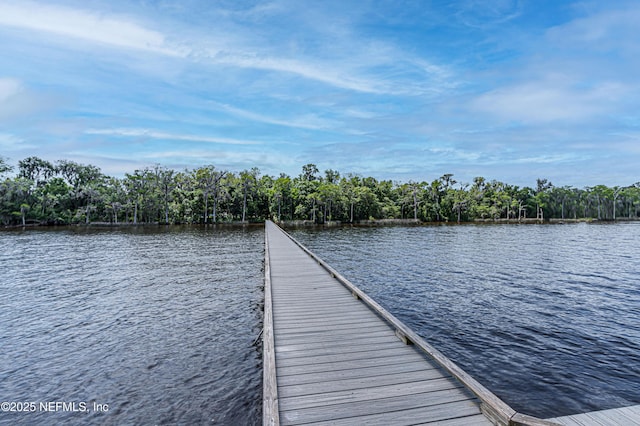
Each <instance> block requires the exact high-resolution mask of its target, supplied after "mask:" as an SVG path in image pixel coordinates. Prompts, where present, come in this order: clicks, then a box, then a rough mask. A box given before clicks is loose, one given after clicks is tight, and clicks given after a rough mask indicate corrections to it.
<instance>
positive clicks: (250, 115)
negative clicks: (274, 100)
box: [213, 102, 339, 130]
mask: <svg viewBox="0 0 640 426" xmlns="http://www.w3.org/2000/svg"><path fill="white" fill-rule="evenodd" d="M213 104H214V105H215V107H216V108H219V109H221V110H223V111H225V112H228V113H229V114H232V115H234V116H237V117H240V118H246V119H248V120H251V121H256V122H259V123H266V124H274V125H277V126H284V127H295V128H301V129H310V130H324V129H329V128H333V127H335V126H336V125H338V124H339V123H337V122H336V121H334V120H328V119H325V118H322V117H318V116H317V114H305V115H301V116H297V117H294V118H290V119H281V118H275V117H271V116H268V115H264V114H259V113H255V112H252V111H249V110H246V109H242V108H237V107H234V106H232V105H228V104H222V103H218V102H213Z"/></svg>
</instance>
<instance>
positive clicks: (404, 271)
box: [291, 223, 640, 418]
mask: <svg viewBox="0 0 640 426" xmlns="http://www.w3.org/2000/svg"><path fill="white" fill-rule="evenodd" d="M291 234H292V235H293V236H294V237H295V238H297V239H298V240H299V241H301V242H302V243H303V244H305V245H306V246H307V247H309V248H310V249H311V250H312V251H314V252H316V253H317V254H318V255H319V256H320V257H322V258H324V259H325V260H326V261H327V262H328V263H329V264H331V265H332V266H333V267H334V268H336V269H337V270H338V271H340V272H341V273H343V275H345V276H346V277H347V278H348V279H349V280H351V281H352V282H353V283H354V284H356V285H357V286H359V287H360V288H362V289H363V290H364V291H366V292H367V293H368V294H369V295H371V296H372V297H373V298H374V299H376V300H377V301H378V302H380V303H381V304H382V305H383V306H384V307H385V308H387V309H389V310H390V311H391V312H392V313H393V314H394V315H396V316H397V317H398V318H399V319H400V320H402V321H404V322H406V323H407V324H408V325H409V326H410V327H411V328H413V329H414V330H416V332H418V333H419V334H420V335H421V336H422V337H424V338H425V339H426V340H427V341H428V342H429V343H431V344H433V345H434V346H435V347H436V348H438V349H440V350H441V351H442V352H444V353H445V354H446V355H447V356H449V357H450V358H452V359H453V360H454V361H455V362H457V363H458V364H459V365H460V366H461V367H462V368H463V369H465V370H466V371H467V372H469V373H470V374H471V375H473V376H474V377H475V378H476V379H478V380H479V381H480V382H481V383H482V384H484V385H485V386H487V387H488V388H489V389H491V390H492V391H493V392H494V393H496V394H497V395H498V396H500V397H501V398H502V399H503V400H504V401H505V402H507V403H508V404H510V405H511V406H512V407H513V408H514V409H516V410H517V411H520V412H523V413H526V414H531V415H535V416H539V417H543V418H547V417H553V416H559V415H565V414H572V413H577V412H586V411H592V410H598V409H606V408H613V407H621V406H626V405H633V404H640V379H639V378H640V309H639V307H640V256H638V253H640V224H633V223H630V224H610V225H587V224H577V225H562V226H561V225H523V226H518V225H483V226H480V225H470V226H429V227H389V228H355V227H354V228H350V227H343V228H336V229H330V230H318V229H293V230H291Z"/></svg>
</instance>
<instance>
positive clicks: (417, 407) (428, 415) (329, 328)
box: [263, 221, 615, 426]
mask: <svg viewBox="0 0 640 426" xmlns="http://www.w3.org/2000/svg"><path fill="white" fill-rule="evenodd" d="M263 342H264V367H263V368H264V390H263V393H264V395H263V422H264V424H265V425H279V424H282V425H302V424H327V423H330V424H334V425H341V424H343V425H356V424H357V425H360V424H381V425H416V424H436V423H437V424H438V425H470V426H473V425H491V424H497V425H530V426H536V425H538V426H541V425H554V424H559V422H558V423H555V422H552V421H549V420H541V419H537V418H533V417H530V416H527V415H524V414H521V413H517V412H516V411H515V410H513V409H512V408H511V407H509V406H508V405H507V404H506V403H504V402H503V401H502V400H500V399H499V398H498V397H497V396H495V395H494V394H493V393H491V392H490V391H489V390H488V389H486V388H485V387H483V386H482V385H481V384H480V383H478V382H477V381H476V380H474V379H473V378H472V377H471V376H469V375H468V374H467V373H465V372H464V371H463V370H462V369H460V368H459V367H458V366H457V365H455V364H454V363H453V362H452V361H451V360H449V359H448V358H446V357H445V356H444V355H443V354H441V353H440V352H438V351H437V350H436V349H435V348H433V347H432V346H430V345H429V344H428V343H427V342H426V341H424V339H422V338H421V337H419V336H418V335H417V334H416V333H414V332H413V331H412V330H411V329H409V328H408V327H407V326H406V325H404V324H403V323H401V322H400V321H399V320H398V319H396V318H395V317H394V316H393V315H391V314H390V313H389V312H387V311H386V310H385V309H384V308H382V307H381V306H380V305H379V304H377V303H376V302H375V301H374V300H373V299H371V298H370V297H369V296H367V295H366V294H365V293H364V292H362V291H361V290H360V289H358V288H357V287H355V286H354V285H353V284H351V283H350V282H349V281H348V280H346V279H345V278H344V277H342V276H341V275H340V274H339V273H338V272H337V271H335V270H334V269H333V268H331V267H330V266H329V265H327V264H326V263H325V262H324V261H322V260H321V259H319V258H318V257H317V256H315V255H314V254H313V253H311V252H310V251H309V250H307V249H306V248H305V247H304V246H302V245H301V244H299V243H298V242H297V241H295V240H294V239H293V238H291V237H290V236H289V235H288V234H287V233H285V232H284V231H283V230H281V229H280V228H279V227H278V226H277V225H275V224H274V223H272V222H269V221H267V222H266V224H265V317H264V333H263ZM558 420H560V419H558ZM563 420H564V419H563ZM612 424H615V423H612Z"/></svg>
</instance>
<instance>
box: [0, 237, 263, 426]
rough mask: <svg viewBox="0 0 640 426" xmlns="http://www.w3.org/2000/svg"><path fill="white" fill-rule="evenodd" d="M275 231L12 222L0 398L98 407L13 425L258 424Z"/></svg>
mask: <svg viewBox="0 0 640 426" xmlns="http://www.w3.org/2000/svg"><path fill="white" fill-rule="evenodd" d="M263 241H264V234H263V228H262V227H261V226H257V227H235V228H232V227H223V228H208V229H205V228H197V227H194V228H180V227H171V228H161V227H151V228H144V227H139V228H119V229H107V230H95V229H86V228H78V229H75V228H67V229H64V230H29V231H27V232H20V231H11V232H2V233H0V271H1V274H0V292H1V293H0V294H2V298H0V400H2V401H22V402H25V401H34V402H38V403H39V402H50V401H61V402H76V403H78V404H79V403H80V402H84V403H86V404H87V412H82V411H83V410H80V411H77V412H70V411H69V410H67V409H65V410H59V411H57V412H42V411H41V410H40V407H38V411H39V412H36V413H0V423H7V424H14V423H19V424H60V423H62V422H71V423H76V424H80V423H81V424H205V423H207V424H243V425H245V424H248V425H251V424H256V425H257V424H259V423H260V417H261V414H260V411H261V406H260V400H261V391H262V373H261V368H262V363H261V353H260V351H259V349H258V348H255V347H254V346H252V342H253V340H254V339H255V337H256V336H257V335H258V333H259V330H260V328H261V323H262V314H261V310H260V305H261V303H262V298H263V293H262V288H261V285H262V269H261V268H262V257H263V247H264V244H263ZM94 403H97V404H106V405H107V406H108V411H106V412H96V411H95V410H94V409H93V407H94V406H93V404H94ZM78 407H80V408H81V407H82V406H80V405H78V406H76V407H75V408H78ZM67 408H70V407H67ZM103 408H104V406H103Z"/></svg>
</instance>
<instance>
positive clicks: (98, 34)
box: [0, 1, 187, 56]
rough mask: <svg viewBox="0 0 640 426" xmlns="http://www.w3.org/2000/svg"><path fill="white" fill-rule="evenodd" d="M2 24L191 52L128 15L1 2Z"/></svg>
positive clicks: (164, 51) (152, 49) (165, 51)
mask: <svg viewBox="0 0 640 426" xmlns="http://www.w3.org/2000/svg"><path fill="white" fill-rule="evenodd" d="M0 25H4V26H9V27H18V28H24V29H28V30H34V31H41V32H47V33H54V34H58V35H62V36H67V37H72V38H75V39H79V40H84V41H87V42H92V43H101V44H104V45H111V46H115V47H119V48H127V49H136V50H146V51H150V52H155V53H160V54H163V55H170V56H185V55H186V53H187V51H185V50H184V49H179V48H177V47H175V46H173V47H172V46H169V45H168V44H167V41H166V37H165V36H164V35H163V34H162V33H160V32H158V31H154V30H150V29H148V28H145V27H144V26H142V25H140V24H138V23H136V22H135V21H134V20H132V19H130V18H128V17H125V16H108V15H105V14H101V13H97V12H93V11H88V10H82V9H76V8H69V7H66V6H59V5H51V4H45V3H35V2H31V1H4V2H2V3H0Z"/></svg>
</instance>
